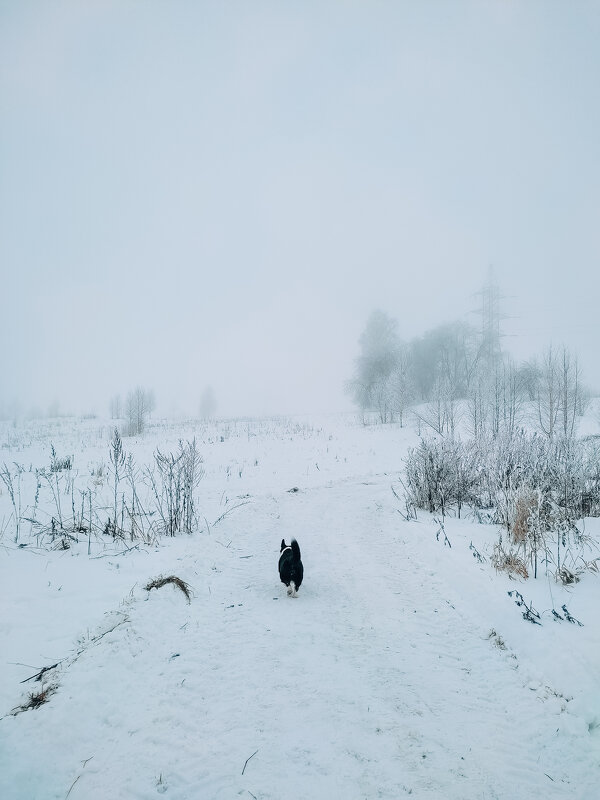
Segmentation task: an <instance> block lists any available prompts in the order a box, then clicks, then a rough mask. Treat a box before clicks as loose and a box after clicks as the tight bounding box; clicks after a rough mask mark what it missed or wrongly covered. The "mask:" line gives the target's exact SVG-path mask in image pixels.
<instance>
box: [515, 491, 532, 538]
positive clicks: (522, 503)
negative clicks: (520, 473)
mask: <svg viewBox="0 0 600 800" xmlns="http://www.w3.org/2000/svg"><path fill="white" fill-rule="evenodd" d="M536 506H537V497H536V495H535V494H534V493H533V492H531V491H525V492H523V493H522V494H521V495H519V497H517V499H516V501H515V508H514V514H513V518H512V520H511V523H510V533H511V536H512V540H513V542H514V543H515V544H523V543H524V542H526V541H527V534H528V533H529V527H530V519H531V515H532V513H533V512H534V510H535V508H536Z"/></svg>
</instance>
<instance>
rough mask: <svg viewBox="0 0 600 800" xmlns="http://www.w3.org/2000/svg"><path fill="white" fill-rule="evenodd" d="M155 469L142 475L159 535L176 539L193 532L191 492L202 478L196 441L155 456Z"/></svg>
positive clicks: (193, 517)
mask: <svg viewBox="0 0 600 800" xmlns="http://www.w3.org/2000/svg"><path fill="white" fill-rule="evenodd" d="M154 462H155V469H154V468H153V469H151V468H147V469H146V472H145V475H146V479H147V481H148V483H149V485H150V487H151V489H152V493H153V496H154V499H155V502H156V508H157V511H158V513H159V516H160V519H161V523H162V532H164V533H166V534H167V535H168V536H175V534H176V533H178V532H179V531H183V532H184V533H192V531H193V530H194V527H195V525H196V510H195V498H194V492H195V490H196V488H197V487H198V484H199V483H200V480H201V479H202V476H203V475H204V470H203V469H202V456H201V455H200V454H199V452H198V449H197V446H196V440H195V439H193V440H192V441H191V442H186V443H185V444H184V443H183V442H182V441H180V442H179V450H178V452H176V453H161V451H160V450H157V451H156V453H155V454H154Z"/></svg>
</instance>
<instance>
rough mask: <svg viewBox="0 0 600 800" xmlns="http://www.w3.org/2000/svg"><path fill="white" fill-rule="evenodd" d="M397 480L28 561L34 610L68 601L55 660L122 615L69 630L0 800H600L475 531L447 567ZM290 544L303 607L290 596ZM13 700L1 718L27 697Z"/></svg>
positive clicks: (19, 735) (2, 743)
mask: <svg viewBox="0 0 600 800" xmlns="http://www.w3.org/2000/svg"><path fill="white" fill-rule="evenodd" d="M390 482H391V479H390V477H389V476H388V475H386V474H383V473H380V474H372V473H369V474H368V475H365V476H364V477H360V476H358V477H357V476H352V477H344V478H340V479H339V480H333V481H331V480H329V481H325V480H324V481H322V482H321V484H319V483H318V482H317V483H315V484H314V485H313V486H312V487H307V488H302V489H301V490H300V491H298V492H295V493H292V492H288V491H285V490H277V491H273V492H268V493H262V494H261V493H258V492H257V493H256V494H255V495H254V496H253V497H252V499H251V502H249V503H248V504H247V505H244V506H243V507H241V508H240V509H238V510H237V511H236V512H234V513H232V514H230V515H228V516H227V517H226V518H225V519H224V520H223V521H222V522H221V523H219V525H218V527H215V528H213V529H212V531H211V532H210V535H209V534H208V533H207V532H204V533H202V534H198V535H197V536H194V537H188V538H186V537H181V538H177V539H176V540H174V541H173V542H170V543H168V544H166V545H165V546H163V547H161V548H160V549H159V550H158V551H157V552H152V553H148V554H144V553H132V554H130V555H128V556H126V557H123V558H122V559H121V560H120V561H118V562H117V561H116V560H115V562H114V563H110V564H109V563H107V562H99V561H95V562H93V561H90V560H88V559H86V558H85V557H84V555H83V554H82V555H81V556H78V557H76V558H74V557H73V556H72V555H67V556H65V555H60V554H58V553H52V554H48V556H47V557H46V556H44V557H40V558H33V556H32V555H31V554H24V553H23V554H21V553H14V554H13V556H11V558H12V559H13V564H14V563H15V561H14V559H16V558H25V557H29V558H30V559H31V564H30V568H29V576H28V580H29V582H30V583H29V586H28V591H30V592H31V593H32V595H33V594H35V592H36V591H37V590H39V591H40V592H42V588H43V590H44V591H49V590H48V589H47V587H46V585H47V584H48V586H54V585H55V583H56V582H58V581H59V580H60V582H61V585H60V587H59V589H58V591H56V592H54V594H52V596H51V600H50V599H49V600H48V603H56V604H59V603H65V605H64V606H59V605H56V606H55V607H54V613H53V614H52V616H51V617H50V616H48V620H47V626H48V642H49V643H50V642H52V641H53V638H52V636H51V631H50V628H51V626H52V624H56V618H57V612H58V611H59V610H60V609H61V608H63V609H64V610H67V609H68V608H72V605H70V604H72V603H73V602H77V598H78V597H80V598H81V602H82V604H85V603H86V602H88V599H87V596H86V594H85V592H84V593H83V594H82V593H81V591H82V584H83V585H85V584H86V581H87V586H89V591H90V592H93V591H96V590H97V589H98V587H102V590H103V591H104V595H105V596H106V597H108V596H110V597H113V598H119V599H121V600H122V602H117V601H115V602H113V603H112V605H110V606H108V607H106V606H105V607H104V610H105V611H106V612H109V613H107V615H106V618H103V617H102V616H99V617H97V618H96V619H94V620H93V623H92V621H90V622H89V624H90V630H88V631H82V630H81V629H75V628H73V629H72V630H70V628H69V626H70V625H73V626H74V625H75V618H74V620H73V622H70V621H69V617H68V615H67V614H66V613H63V612H61V613H63V617H62V619H63V627H65V628H66V629H67V630H66V632H65V633H64V636H66V638H67V639H69V637H70V640H71V641H75V640H76V639H77V637H80V639H79V642H78V645H77V648H76V652H77V653H78V655H77V656H76V657H72V658H70V659H67V661H65V662H64V663H63V664H62V665H61V667H60V668H59V669H58V670H56V671H55V673H54V674H53V675H52V676H51V677H48V682H50V681H51V680H53V681H54V682H55V683H56V684H57V690H56V693H55V694H54V695H53V696H52V697H51V698H50V700H49V702H48V703H46V704H45V705H43V706H42V707H41V708H39V709H37V710H35V711H28V712H26V713H21V714H18V715H16V716H5V717H4V718H3V719H2V720H0V796H1V797H2V798H4V800H51V799H54V798H60V799H61V800H66V798H67V797H69V798H71V800H77V798H85V799H86V800H105V798H107V797H110V798H111V800H118V798H123V800H125V798H149V797H154V796H156V795H157V794H165V795H166V796H167V797H170V798H173V800H197V799H201V798H207V800H212V798H215V800H216V799H217V798H234V797H248V798H250V797H255V798H264V799H265V800H266V798H273V799H275V800H281V798H285V797H288V796H294V797H297V798H306V799H307V800H308V799H309V798H310V799H311V800H319V799H320V798H328V799H329V798H344V800H346V799H348V800H354V798H356V800H359V799H360V798H369V799H370V798H389V799H390V800H392V798H401V797H404V796H413V797H417V798H420V797H423V798H439V800H483V799H484V798H498V799H499V800H515V798H516V799H517V800H520V799H522V800H534V799H535V798H549V799H552V798H567V797H568V798H573V799H575V800H593V798H596V797H597V796H598V793H597V791H598V790H597V781H598V775H600V749H599V739H598V731H597V729H596V730H592V731H591V732H590V730H588V725H587V724H586V723H585V722H584V720H583V719H582V718H581V716H580V715H577V714H575V713H572V711H571V710H570V709H569V707H568V705H567V701H566V700H565V698H563V697H562V696H561V694H560V691H558V689H557V690H556V691H554V687H551V686H549V685H548V683H547V682H545V678H544V673H541V674H540V673H537V672H536V670H535V669H534V668H533V666H532V665H531V664H530V663H529V662H528V660H527V659H522V658H521V654H520V653H515V652H514V651H513V650H512V649H511V646H510V644H511V643H510V641H509V642H508V644H507V645H506V646H504V645H503V644H502V642H501V640H500V639H499V638H498V637H497V636H490V633H491V628H492V627H493V626H494V625H496V626H498V625H499V624H500V623H497V622H496V621H495V620H497V619H499V620H501V621H502V620H505V619H507V618H508V617H509V615H510V614H511V612H512V610H513V608H512V605H511V603H510V601H508V600H507V598H506V593H505V592H504V590H498V585H497V578H496V577H495V576H494V575H493V572H492V570H491V569H490V567H489V565H484V566H480V565H478V564H477V563H476V562H474V560H473V558H472V556H471V554H470V553H469V550H468V544H465V542H466V541H468V538H467V539H465V541H462V540H461V538H460V537H461V536H463V538H464V536H467V537H468V536H470V535H472V533H471V530H472V528H473V527H474V526H473V525H470V526H468V528H469V531H468V533H465V534H463V532H462V528H461V523H459V522H458V521H455V523H454V527H453V528H452V532H451V533H450V534H449V535H450V538H452V539H453V540H454V544H455V546H454V547H452V548H448V547H446V546H445V545H444V543H443V541H441V540H439V541H438V540H436V537H435V526H434V525H433V523H432V522H431V521H421V522H416V521H412V522H406V521H404V519H403V518H402V517H401V516H400V515H399V514H398V513H397V510H396V509H397V506H398V503H397V502H396V500H395V498H394V496H393V494H392V492H391V491H390ZM448 524H450V523H448ZM465 527H467V526H465ZM478 530H482V528H481V527H480V528H478ZM292 536H295V537H296V538H297V539H298V541H299V543H300V546H301V548H302V555H303V561H304V565H305V582H304V584H303V585H302V587H301V590H300V593H299V597H298V598H297V599H290V598H288V597H287V596H286V594H285V589H284V587H283V585H282V584H280V583H279V582H278V577H277V558H278V549H279V542H280V541H281V539H282V538H283V537H285V539H286V540H287V541H289V539H290V537H292ZM460 543H462V545H463V546H462V547H460V546H459V544H460ZM99 570H104V572H99ZM159 572H160V573H162V574H176V575H178V576H179V577H181V578H182V579H184V580H185V581H187V582H189V584H191V586H192V587H193V589H194V597H193V599H192V602H191V603H190V604H189V605H188V604H187V603H186V601H185V598H184V596H183V595H182V594H181V593H180V592H179V591H177V590H175V589H174V588H173V587H171V586H166V587H164V588H162V589H160V590H153V591H152V592H150V593H146V592H145V591H143V590H142V589H141V588H140V587H141V586H143V585H144V583H145V582H146V581H147V580H148V579H149V578H152V577H154V576H155V575H157V574H158V573H159ZM13 573H14V570H13V571H11V570H6V574H5V585H7V583H6V582H9V581H10V580H11V576H12V575H13ZM55 576H56V581H55ZM70 583H71V584H72V585H71V586H70ZM134 585H135V588H134V589H133V591H131V592H130V590H131V589H132V587H134ZM8 588H9V590H10V594H9V595H7V596H13V593H14V594H16V593H17V592H18V587H17V579H16V578H14V585H12V586H8ZM48 597H49V598H50V595H48ZM67 598H68V603H67ZM12 613H14V615H15V617H16V618H17V623H18V614H19V613H22V609H21V607H20V606H19V605H18V604H17V603H15V606H14V608H13V609H12ZM40 613H42V612H40ZM88 613H89V612H88ZM515 618H516V619H517V620H518V621H517V622H516V623H515V626H516V627H515V629H514V630H515V631H517V630H521V629H524V628H526V626H527V623H525V622H523V621H522V620H520V619H518V614H517V615H516V617H515ZM88 619H89V617H88ZM117 623H119V624H117ZM115 625H116V627H114V626H115ZM506 627H507V629H508V630H510V626H509V625H508V624H507V625H506ZM567 627H568V626H567ZM112 628H114V629H113V630H111V629H112ZM557 630H558V628H557ZM107 631H110V632H107ZM502 633H504V630H502ZM571 633H572V634H573V636H574V637H575V636H577V635H579V634H578V632H577V631H576V630H575V629H573V631H570V630H566V631H565V632H564V634H563V635H570V634H571ZM102 634H104V635H102ZM534 634H535V635H537V632H536V631H532V635H534ZM37 635H38V636H39V635H41V634H40V633H38V634H37ZM544 635H545V634H544ZM595 635H596V636H597V633H596V634H595ZM61 641H62V640H61ZM573 641H574V642H575V641H576V640H575V639H573ZM61 646H63V645H61ZM51 655H52V657H53V656H55V655H56V649H54V650H53V651H52V654H51ZM62 655H63V656H67V655H68V653H67V652H63V654H62ZM48 656H50V652H48ZM7 660H8V659H7ZM29 674H31V670H29V672H27V670H25V673H23V671H21V672H20V673H19V675H20V676H21V675H22V676H23V677H27V676H28V675H29ZM38 686H39V684H38ZM25 688H28V689H29V690H33V689H34V688H35V687H34V685H33V684H28V685H26V687H25ZM560 690H561V691H564V688H563V687H560ZM3 691H4V693H5V696H3V697H4V702H5V709H4V710H3V713H5V711H6V710H8V709H9V708H10V705H6V703H8V700H7V698H8V697H11V698H13V702H12V704H13V705H16V703H17V700H19V697H18V696H17V694H16V692H17V687H15V685H14V683H13V684H11V685H8V682H7V681H5V682H4V687H3ZM21 699H22V698H21Z"/></svg>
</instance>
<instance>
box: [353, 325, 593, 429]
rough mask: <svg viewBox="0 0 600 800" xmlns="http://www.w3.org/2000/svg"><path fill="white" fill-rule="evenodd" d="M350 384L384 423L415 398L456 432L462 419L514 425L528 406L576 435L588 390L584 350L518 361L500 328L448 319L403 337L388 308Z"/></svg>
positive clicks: (363, 344) (542, 425)
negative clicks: (580, 359)
mask: <svg viewBox="0 0 600 800" xmlns="http://www.w3.org/2000/svg"><path fill="white" fill-rule="evenodd" d="M359 348H360V353H359V356H358V357H357V359H356V368H355V374H354V376H353V377H352V379H351V380H349V381H348V383H347V391H348V392H349V393H350V395H351V396H352V398H353V400H354V402H355V404H356V405H357V407H358V408H359V409H360V410H361V412H363V414H364V415H365V418H366V413H367V412H371V413H374V414H375V415H376V418H377V420H378V421H379V422H381V423H386V422H394V421H397V422H400V424H402V423H403V421H404V417H405V414H406V410H407V409H408V407H409V406H411V407H416V410H415V413H416V414H417V415H418V417H419V419H420V420H421V422H422V423H423V424H424V425H425V426H427V427H429V428H431V429H432V430H433V431H435V432H436V433H438V434H441V435H447V434H449V435H453V434H454V432H455V430H456V427H457V424H458V422H459V420H462V421H464V422H465V423H466V426H467V430H468V431H469V432H470V433H471V434H472V435H473V436H474V437H475V438H479V437H480V436H487V435H493V436H495V435H498V434H499V433H500V431H502V430H509V431H514V430H516V429H517V428H518V427H519V426H520V425H521V424H522V422H523V416H524V410H525V408H527V410H528V419H529V421H531V422H532V423H533V424H534V426H535V427H536V428H537V429H538V430H539V432H540V433H542V434H543V435H545V436H547V437H548V438H550V439H553V438H554V437H555V436H557V435H562V436H568V437H570V436H572V435H573V434H574V432H575V429H576V425H577V419H578V417H579V416H581V415H582V414H583V412H584V410H585V406H586V403H587V393H586V390H585V388H584V386H583V383H582V377H581V370H580V367H579V364H578V361H577V358H576V357H575V356H574V355H573V354H571V353H570V352H569V350H568V349H567V348H566V347H560V348H553V347H549V348H548V349H547V350H546V351H545V352H544V353H543V354H542V355H541V356H539V357H538V358H533V359H531V360H529V361H526V362H524V363H520V364H517V363H516V362H515V361H514V360H512V359H511V358H510V357H509V356H508V355H507V354H505V353H503V352H502V350H501V347H500V333H499V330H498V329H496V328H494V327H492V328H488V329H485V328H484V329H483V330H476V329H475V328H474V327H472V326H470V325H468V324H466V323H464V322H453V323H448V324H445V325H440V326H438V327H436V328H434V329H433V330H431V331H428V332H427V333H425V334H424V335H423V336H421V337H418V338H415V339H413V340H411V341H408V342H405V341H402V340H401V339H400V337H399V335H398V331H397V322H396V320H394V319H393V318H392V317H389V316H388V315H387V314H385V313H384V312H382V311H375V312H373V313H372V314H371V316H370V317H369V319H368V321H367V324H366V327H365V330H364V332H363V334H362V336H361V337H360V340H359Z"/></svg>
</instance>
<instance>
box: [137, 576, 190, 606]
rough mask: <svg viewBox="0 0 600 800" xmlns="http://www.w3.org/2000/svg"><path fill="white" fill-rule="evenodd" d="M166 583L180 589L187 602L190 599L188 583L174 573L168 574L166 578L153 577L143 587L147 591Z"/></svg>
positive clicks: (160, 587) (159, 587)
mask: <svg viewBox="0 0 600 800" xmlns="http://www.w3.org/2000/svg"><path fill="white" fill-rule="evenodd" d="M167 583H172V584H173V586H176V587H177V588H178V589H180V590H181V591H182V592H183V593H184V595H185V596H186V598H187V601H188V603H189V602H190V601H191V593H190V589H191V587H190V585H189V584H188V583H186V582H185V581H182V580H181V578H178V577H177V576H176V575H169V577H168V578H163V577H162V576H159V577H158V578H154V580H153V581H150V583H148V584H147V585H146V586H144V589H146V591H147V592H149V591H150V589H162V587H163V586H166V585H167Z"/></svg>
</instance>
